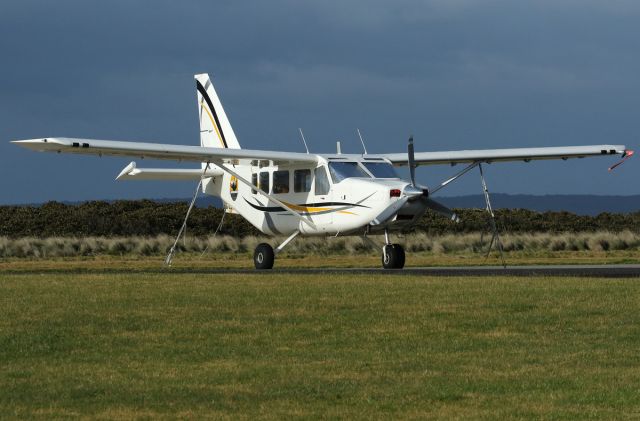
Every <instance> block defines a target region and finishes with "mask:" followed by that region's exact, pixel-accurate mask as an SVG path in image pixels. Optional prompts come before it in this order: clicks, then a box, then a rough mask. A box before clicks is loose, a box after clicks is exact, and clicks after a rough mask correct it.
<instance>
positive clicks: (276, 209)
mask: <svg viewBox="0 0 640 421" xmlns="http://www.w3.org/2000/svg"><path fill="white" fill-rule="evenodd" d="M243 199H244V201H245V202H247V203H248V204H249V205H251V207H252V208H254V209H257V210H259V211H262V212H288V211H289V210H288V209H285V208H283V207H282V206H260V205H255V204H253V203H251V202H249V201H248V200H247V199H245V198H244V197H243ZM296 206H305V207H309V208H317V207H323V206H349V207H354V208H367V209H370V208H369V206H364V205H358V204H357V203H346V202H327V203H304V204H302V205H296ZM332 210H340V209H332Z"/></svg>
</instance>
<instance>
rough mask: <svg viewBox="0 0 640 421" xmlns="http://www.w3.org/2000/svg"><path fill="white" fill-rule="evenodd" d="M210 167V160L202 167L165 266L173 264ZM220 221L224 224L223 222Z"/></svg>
mask: <svg viewBox="0 0 640 421" xmlns="http://www.w3.org/2000/svg"><path fill="white" fill-rule="evenodd" d="M208 169H209V162H207V165H205V167H204V168H203V169H202V175H201V176H200V181H198V185H197V186H196V191H195V193H194V194H193V199H191V204H189V209H187V214H186V215H185V216H184V222H183V223H182V226H181V227H180V231H178V235H177V236H176V241H174V242H173V245H172V246H171V250H169V254H167V257H166V259H164V264H165V266H171V261H172V260H173V256H174V255H175V254H176V247H177V246H178V241H180V237H182V234H183V233H184V231H185V230H186V229H187V220H188V219H189V215H191V210H192V209H193V205H195V204H196V199H197V198H198V192H200V186H201V185H202V180H204V176H205V174H206V173H207V170H208ZM222 217H223V218H224V213H223V214H222ZM220 223H221V224H222V222H220ZM214 235H215V234H214Z"/></svg>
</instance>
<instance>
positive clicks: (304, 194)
mask: <svg viewBox="0 0 640 421" xmlns="http://www.w3.org/2000/svg"><path fill="white" fill-rule="evenodd" d="M195 80H196V89H197V100H198V117H199V119H200V146H185V145H169V144H160V143H141V142H122V141H110V140H93V139H76V138H64V137H47V138H41V139H29V140H16V141H14V143H16V144H17V145H19V146H23V147H26V148H29V149H33V150H36V151H49V152H58V153H60V152H65V153H76V154H89V155H98V156H103V155H111V156H129V157H139V158H151V159H164V160H174V161H191V162H198V163H200V164H201V168H200V169H160V168H138V167H137V166H136V164H135V162H132V163H131V164H129V165H128V166H127V167H125V168H124V169H123V170H122V172H121V173H120V175H118V177H117V179H118V180H128V179H133V180H136V179H140V180H200V181H201V184H202V191H203V192H204V193H205V194H209V195H213V196H218V197H220V198H221V199H222V201H223V202H224V204H225V209H226V210H227V212H232V213H238V214H240V215H242V216H243V217H244V218H246V219H247V220H248V221H249V222H250V223H251V224H252V225H253V226H255V227H256V228H257V229H258V230H260V231H261V232H263V233H265V234H268V235H278V236H288V237H287V238H286V240H284V242H282V243H281V244H280V245H279V246H277V248H275V249H273V248H272V246H271V245H269V244H266V243H262V244H259V245H258V246H257V247H256V250H255V253H254V264H255V267H256V269H271V268H272V267H273V264H274V259H275V255H276V254H277V253H278V252H280V251H282V249H283V248H284V247H285V246H286V245H287V244H288V243H289V242H290V241H291V240H293V239H294V238H295V237H296V236H298V235H322V236H329V235H331V236H339V235H340V236H341V235H359V236H363V238H368V237H367V235H368V234H382V233H384V238H385V243H384V245H383V246H382V247H381V248H382V250H381V251H382V264H383V267H384V268H387V269H394V268H395V269H399V268H402V267H403V266H404V263H405V254H404V250H403V248H402V246H400V245H399V244H392V243H391V241H390V240H389V232H392V231H399V230H403V229H406V228H408V227H410V226H411V225H412V224H415V223H416V222H417V221H418V220H419V219H420V217H421V216H422V215H423V214H424V213H425V212H426V211H427V209H431V210H433V211H435V212H437V213H440V214H442V215H444V216H446V217H447V218H449V219H451V220H452V221H457V220H458V216H457V215H456V214H455V213H454V212H453V211H452V210H450V209H448V208H447V207H445V206H444V205H442V204H440V203H438V202H436V201H434V200H433V199H432V198H431V196H432V195H433V194H434V193H435V192H437V191H438V190H440V189H441V188H443V187H445V186H447V185H448V184H450V183H451V182H453V181H454V180H456V179H457V178H458V177H460V176H462V175H464V174H466V173H467V172H468V171H469V170H471V169H473V168H475V167H479V168H480V170H481V171H480V172H481V173H482V164H483V163H495V162H506V161H524V162H529V161H533V160H543V159H563V160H567V159H569V158H584V157H590V156H610V155H621V156H622V160H625V159H627V158H628V157H630V156H631V155H632V154H633V151H630V150H627V149H626V148H625V146H623V145H592V146H562V147H541V148H517V149H487V150H460V151H448V152H414V147H413V139H412V138H410V139H409V143H408V151H407V152H402V153H387V154H368V153H366V151H365V153H363V154H342V153H340V151H338V153H336V154H314V153H296V152H278V151H268V150H249V149H241V148H240V143H239V142H238V139H237V138H236V135H235V133H234V131H233V128H232V127H231V124H230V123H229V119H228V118H227V115H226V113H225V111H224V109H223V108H222V104H221V102H220V99H219V98H218V95H217V94H216V91H215V89H214V87H213V84H212V83H211V79H210V78H209V76H208V75H207V74H199V75H196V76H195ZM456 164H466V165H465V167H464V168H463V169H462V170H461V171H460V172H458V173H457V174H456V175H454V176H453V177H451V178H449V179H448V180H445V181H444V182H442V183H441V184H440V185H438V186H436V187H435V188H432V189H429V188H427V187H426V186H423V185H420V184H418V183H417V182H416V180H415V168H416V166H418V165H456ZM617 165H618V164H616V165H614V166H613V167H611V169H612V168H614V167H615V166H617ZM397 166H408V167H409V173H410V180H408V181H407V180H403V179H402V178H401V177H399V176H398V174H397V173H396V171H395V169H394V167H397ZM483 182H484V179H483ZM485 197H486V199H487V205H489V202H488V196H487V191H486V188H485ZM489 206H490V205H489Z"/></svg>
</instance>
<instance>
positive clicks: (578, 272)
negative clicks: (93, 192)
mask: <svg viewBox="0 0 640 421" xmlns="http://www.w3.org/2000/svg"><path fill="white" fill-rule="evenodd" d="M276 264H277V262H276ZM3 272H4V273H202V274H217V273H255V274H261V275H265V276H268V275H269V274H281V273H285V274H286V273H295V274H327V275H334V276H340V275H349V274H389V275H411V276H523V277H526V276H568V277H571V276H572V277H599V278H640V265H635V264H634V265H544V266H543V265H541V266H507V267H506V268H504V267H502V266H451V267H406V268H404V269H393V270H386V269H382V268H277V267H276V268H275V269H272V270H262V271H258V270H254V269H223V268H171V267H170V268H165V267H161V266H158V268H157V269H154V268H150V269H149V268H146V269H119V268H102V269H96V268H87V269H83V268H73V269H41V270H38V269H35V270H16V271H12V270H9V271H3Z"/></svg>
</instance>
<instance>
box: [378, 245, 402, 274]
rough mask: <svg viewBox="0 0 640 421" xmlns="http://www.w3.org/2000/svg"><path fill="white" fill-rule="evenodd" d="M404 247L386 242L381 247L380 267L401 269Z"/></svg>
mask: <svg viewBox="0 0 640 421" xmlns="http://www.w3.org/2000/svg"><path fill="white" fill-rule="evenodd" d="M404 260H405V256H404V249H403V248H402V246H401V245H400V244H387V245H385V246H384V247H383V248H382V267H383V268H385V269H402V268H403V267H404Z"/></svg>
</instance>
